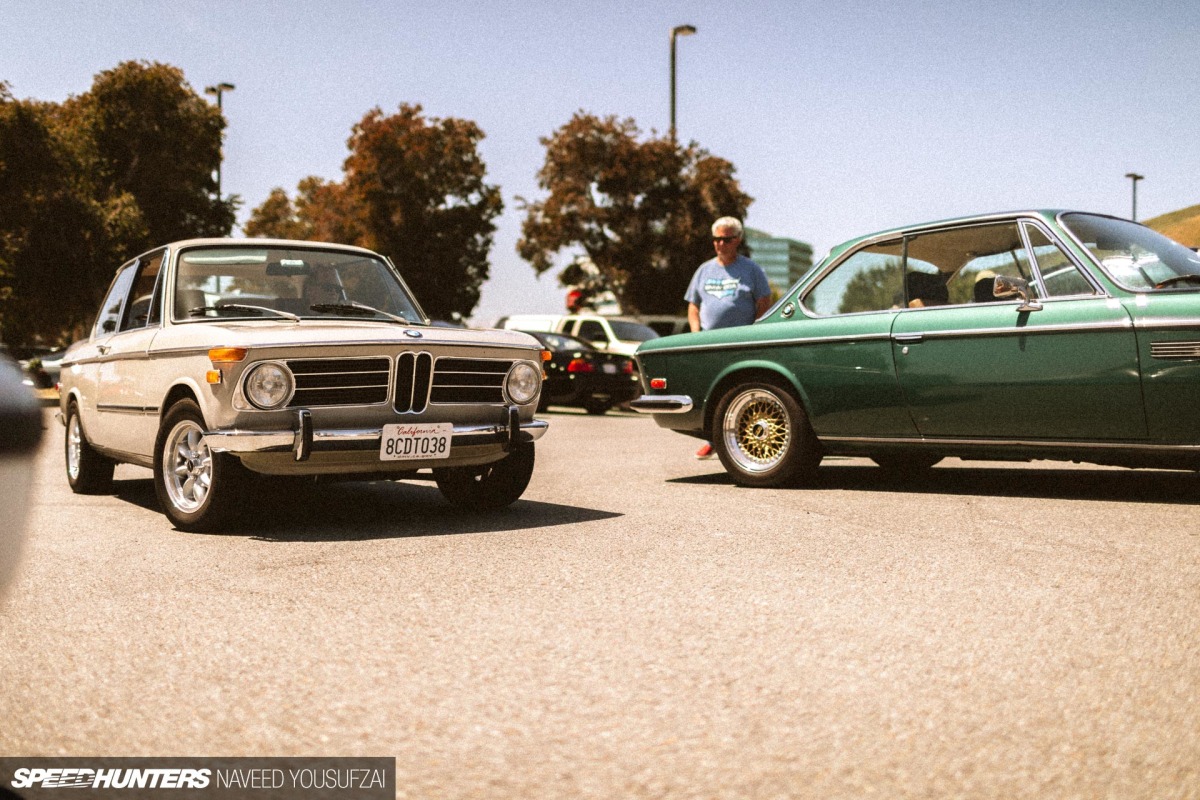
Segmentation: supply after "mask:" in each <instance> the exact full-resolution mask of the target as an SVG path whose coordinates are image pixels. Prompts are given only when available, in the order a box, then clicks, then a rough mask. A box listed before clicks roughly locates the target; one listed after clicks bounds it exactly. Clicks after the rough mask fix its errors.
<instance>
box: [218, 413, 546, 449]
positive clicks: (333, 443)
mask: <svg viewBox="0 0 1200 800" xmlns="http://www.w3.org/2000/svg"><path fill="white" fill-rule="evenodd" d="M549 427H550V424H549V423H548V422H546V421H545V420H540V419H535V420H530V421H529V422H522V421H521V419H520V413H519V411H518V409H517V407H516V406H509V407H508V408H506V409H505V414H504V419H503V420H501V421H498V422H496V423H494V424H487V423H474V424H469V425H455V426H454V434H453V438H452V439H451V440H450V447H451V448H452V449H453V448H456V447H474V446H478V445H489V444H499V445H503V446H504V449H505V450H509V449H511V448H512V447H514V446H516V445H519V444H526V443H530V442H534V441H537V440H538V439H540V438H542V435H543V434H545V433H546V430H547V429H548V428H549ZM382 437H383V429H382V428H338V429H325V430H315V429H314V428H313V424H312V416H311V415H310V414H309V412H308V411H306V410H303V409H302V410H300V411H298V412H296V421H295V425H294V427H293V428H292V429H291V430H275V431H242V430H213V431H205V433H204V441H205V443H206V444H207V445H208V447H209V449H210V450H212V451H213V452H215V453H232V454H234V455H243V454H249V453H280V452H288V451H290V452H291V453H292V454H293V456H294V458H295V460H296V461H305V460H307V459H308V457H309V455H310V454H312V453H321V452H331V451H354V450H363V451H371V450H374V451H378V450H379V443H380V439H381V438H382Z"/></svg>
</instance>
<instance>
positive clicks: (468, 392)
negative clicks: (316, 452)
mask: <svg viewBox="0 0 1200 800" xmlns="http://www.w3.org/2000/svg"><path fill="white" fill-rule="evenodd" d="M512 365H513V362H512V361H510V360H504V359H499V360H498V359H490V358H437V359H435V358H434V357H433V355H432V354H430V353H424V352H421V353H413V352H407V353H400V354H399V355H398V356H396V386H395V390H394V391H393V393H392V403H393V405H394V406H395V408H396V410H397V411H399V412H400V413H402V414H420V413H421V412H423V411H425V409H426V408H428V407H429V406H430V405H431V404H443V405H453V404H456V403H483V404H496V405H500V404H503V403H504V402H505V398H504V378H505V376H507V375H508V371H509V369H510V368H511V367H512ZM287 366H288V369H290V370H291V371H292V375H294V376H295V378H296V391H295V393H294V394H293V395H292V399H291V402H289V403H288V406H289V407H291V408H296V407H301V406H304V407H307V406H364V405H375V404H378V403H384V402H387V399H388V383H389V378H390V377H391V376H390V374H389V373H390V370H391V359H389V358H386V357H382V356H380V357H375V358H306V359H292V360H290V361H288V362H287Z"/></svg>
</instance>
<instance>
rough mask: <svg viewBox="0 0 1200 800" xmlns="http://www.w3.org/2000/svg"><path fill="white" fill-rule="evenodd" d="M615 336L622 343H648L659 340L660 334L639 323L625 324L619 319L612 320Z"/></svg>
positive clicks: (610, 322) (610, 323)
mask: <svg viewBox="0 0 1200 800" xmlns="http://www.w3.org/2000/svg"><path fill="white" fill-rule="evenodd" d="M608 324H609V325H611V326H612V332H613V336H615V337H617V339H619V340H620V341H622V342H647V341H649V340H651V339H657V338H658V333H657V332H656V331H655V330H654V329H653V328H648V327H646V326H645V325H642V324H641V323H639V322H624V321H622V320H619V319H614V320H610V321H609V323H608Z"/></svg>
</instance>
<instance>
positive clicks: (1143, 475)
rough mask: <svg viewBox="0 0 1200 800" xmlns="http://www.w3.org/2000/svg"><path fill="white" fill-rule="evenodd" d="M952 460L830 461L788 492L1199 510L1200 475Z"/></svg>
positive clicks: (719, 477)
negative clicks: (910, 463) (924, 465)
mask: <svg viewBox="0 0 1200 800" xmlns="http://www.w3.org/2000/svg"><path fill="white" fill-rule="evenodd" d="M978 463H979V462H969V463H967V464H962V463H960V462H958V461H956V460H954V459H947V461H945V462H943V464H942V465H939V466H937V467H934V468H933V469H929V470H924V471H920V472H914V473H910V474H907V475H905V474H898V473H895V472H889V471H886V470H883V469H880V468H879V467H877V466H875V465H874V464H870V463H867V462H859V463H851V462H842V461H836V460H834V461H826V462H825V463H824V464H822V465H821V467H820V469H818V470H817V476H816V478H815V479H814V480H813V482H812V483H810V484H807V485H805V486H800V487H796V488H795V489H793V490H784V491H829V490H840V491H865V492H869V491H881V492H910V493H923V494H944V495H964V496H977V497H1014V498H1020V497H1037V498H1046V499H1052V500H1102V501H1121V502H1128V503H1167V504H1179V505H1194V504H1195V503H1196V502H1197V498H1200V475H1198V474H1197V473H1193V472H1184V471H1172V470H1151V469H1122V468H1113V469H1092V468H1086V467H1084V468H1079V469H1073V468H1069V467H1064V468H1053V467H1047V468H1039V467H1029V466H1021V467H1015V468H1014V467H1008V468H1005V467H992V466H977V464H978ZM667 482H668V483H679V484H694V485H708V486H712V485H721V484H724V485H728V486H733V479H732V478H730V477H729V475H728V474H727V473H725V472H718V473H708V474H704V475H695V476H689V477H686V478H675V479H672V480H669V481H667Z"/></svg>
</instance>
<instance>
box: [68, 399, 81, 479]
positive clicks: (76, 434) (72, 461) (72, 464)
mask: <svg viewBox="0 0 1200 800" xmlns="http://www.w3.org/2000/svg"><path fill="white" fill-rule="evenodd" d="M82 459H83V425H81V424H80V423H79V414H78V413H75V414H72V415H71V424H70V427H68V428H67V477H69V478H70V479H71V480H72V481H77V480H79V463H80V461H81V460H82Z"/></svg>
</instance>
